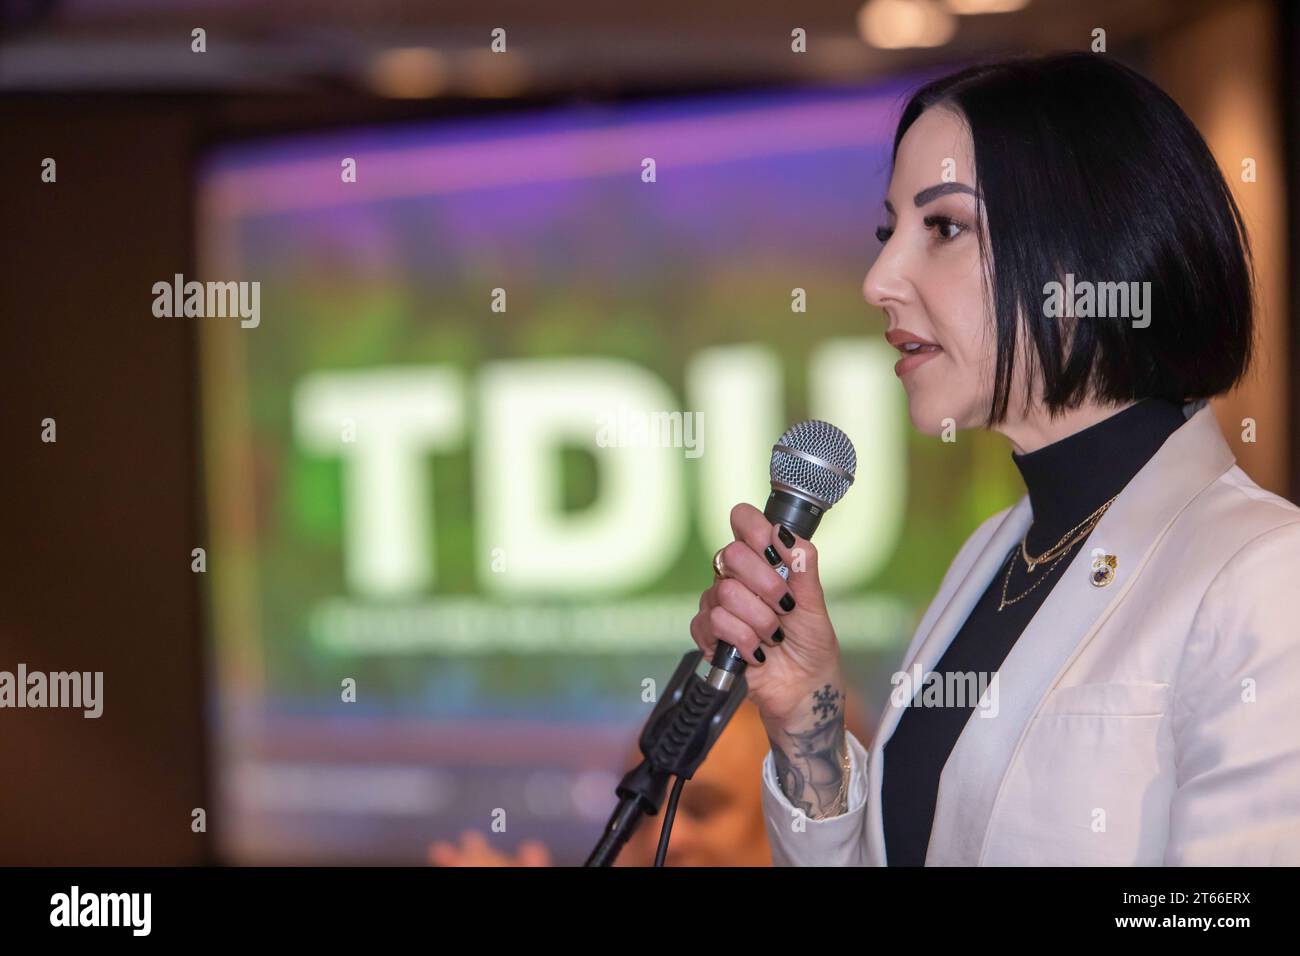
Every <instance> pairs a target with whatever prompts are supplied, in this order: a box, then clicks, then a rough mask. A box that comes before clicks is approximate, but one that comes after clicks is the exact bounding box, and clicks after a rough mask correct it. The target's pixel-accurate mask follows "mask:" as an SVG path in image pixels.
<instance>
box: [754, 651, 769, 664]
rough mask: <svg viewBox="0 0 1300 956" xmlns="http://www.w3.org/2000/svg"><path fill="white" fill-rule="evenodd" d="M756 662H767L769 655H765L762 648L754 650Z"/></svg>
mask: <svg viewBox="0 0 1300 956" xmlns="http://www.w3.org/2000/svg"><path fill="white" fill-rule="evenodd" d="M754 660H756V661H758V662H759V663H760V664H761V663H763V661H765V660H767V655H766V654H764V653H763V649H762V648H761V647H756V648H754Z"/></svg>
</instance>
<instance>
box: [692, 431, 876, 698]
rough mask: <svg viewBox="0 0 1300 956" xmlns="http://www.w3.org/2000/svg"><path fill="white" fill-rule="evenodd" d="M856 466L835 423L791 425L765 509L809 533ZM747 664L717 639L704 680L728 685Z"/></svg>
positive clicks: (775, 456)
mask: <svg viewBox="0 0 1300 956" xmlns="http://www.w3.org/2000/svg"><path fill="white" fill-rule="evenodd" d="M857 467H858V453H857V452H856V451H855V450H854V448H853V442H851V441H849V436H848V435H846V434H844V432H842V431H840V430H839V429H838V428H836V427H835V426H834V425H832V424H830V423H829V422H823V421H817V420H816V419H812V420H809V421H806V422H800V423H799V424H797V425H792V426H791V427H790V428H789V429H788V430H787V431H786V433H785V434H784V435H782V436H781V440H780V441H778V442H777V443H776V444H775V445H773V446H772V464H771V470H772V493H771V495H769V496H768V499H767V506H766V507H764V508H763V515H764V516H765V517H766V518H767V520H768V521H770V522H772V524H781V525H785V526H786V527H787V528H789V529H790V530H791V531H793V532H794V533H795V534H796V535H798V536H799V537H801V538H804V539H811V538H812V536H813V532H814V531H816V530H817V526H818V525H819V524H820V523H821V520H822V515H824V514H825V513H826V512H827V511H829V510H830V509H831V506H832V505H834V504H836V503H837V502H838V501H839V500H840V499H841V498H843V497H844V494H845V492H847V491H848V490H849V487H850V486H851V485H852V484H853V475H854V472H855V471H856V470H857ZM777 570H778V573H780V574H781V577H783V578H786V579H788V578H789V574H790V572H789V570H788V569H787V568H786V566H785V565H784V564H782V565H781V566H780V568H778V569H777ZM745 666H746V662H745V659H744V658H743V657H741V656H740V652H739V651H738V650H736V649H735V648H734V647H732V646H731V645H730V644H728V643H726V642H725V641H719V642H718V646H717V649H716V650H715V651H714V654H713V666H712V667H711V668H710V670H709V675H708V677H707V678H706V680H707V681H708V683H709V684H711V685H712V686H714V687H716V688H718V689H719V690H727V689H728V688H730V687H731V685H732V683H733V682H734V681H735V679H736V675H737V674H741V673H744V670H745Z"/></svg>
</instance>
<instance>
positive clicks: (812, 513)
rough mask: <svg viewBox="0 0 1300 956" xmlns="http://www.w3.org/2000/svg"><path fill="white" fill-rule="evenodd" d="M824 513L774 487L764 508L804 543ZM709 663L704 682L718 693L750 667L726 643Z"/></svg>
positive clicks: (786, 572) (782, 571) (721, 643)
mask: <svg viewBox="0 0 1300 956" xmlns="http://www.w3.org/2000/svg"><path fill="white" fill-rule="evenodd" d="M825 513H826V509H825V508H823V507H822V506H821V505H819V504H816V503H814V502H812V501H810V500H809V499H807V498H804V497H801V496H800V495H796V494H793V493H792V492H789V491H785V490H784V489H781V488H776V487H773V488H772V493H771V494H770V495H769V496H768V498H767V505H766V506H765V507H764V508H763V517H765V518H767V520H768V521H770V522H771V523H772V524H780V525H785V526H786V527H787V528H789V529H790V530H791V531H793V532H794V533H795V534H796V535H798V536H799V537H801V538H803V539H804V540H806V541H810V540H812V536H813V532H814V531H816V530H817V526H818V525H819V524H821V520H822V515H824V514H825ZM776 570H777V573H778V574H780V575H781V577H783V578H786V579H787V580H788V579H789V575H790V569H789V568H787V567H786V566H785V565H784V564H782V565H781V566H780V567H778V568H777V569H776ZM712 664H713V666H712V667H711V668H710V670H709V676H708V678H707V681H708V683H710V684H711V685H713V686H714V687H717V688H718V689H719V690H726V689H727V688H728V687H730V686H731V684H732V683H733V682H734V681H735V679H736V677H737V676H738V675H740V674H743V673H744V672H745V668H746V667H747V666H749V662H748V661H746V660H745V659H744V658H743V657H741V656H740V651H738V650H736V649H735V648H734V647H732V646H731V645H730V644H728V643H727V642H726V641H718V646H717V647H716V648H715V649H714V651H713V661H712Z"/></svg>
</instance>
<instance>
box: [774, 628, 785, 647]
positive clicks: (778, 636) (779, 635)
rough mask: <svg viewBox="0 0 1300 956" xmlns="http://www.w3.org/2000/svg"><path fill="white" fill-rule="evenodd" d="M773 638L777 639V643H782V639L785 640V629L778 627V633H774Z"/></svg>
mask: <svg viewBox="0 0 1300 956" xmlns="http://www.w3.org/2000/svg"><path fill="white" fill-rule="evenodd" d="M772 640H773V641H775V642H776V643H777V644H780V643H781V642H782V641H784V640H785V631H783V630H781V629H780V628H779V627H778V628H777V629H776V633H775V634H773V635H772Z"/></svg>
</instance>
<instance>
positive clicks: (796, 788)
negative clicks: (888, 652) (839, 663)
mask: <svg viewBox="0 0 1300 956" xmlns="http://www.w3.org/2000/svg"><path fill="white" fill-rule="evenodd" d="M812 712H813V718H814V721H815V723H814V725H813V727H812V729H811V730H805V731H800V732H796V733H786V734H783V735H781V736H783V737H786V738H788V743H784V742H782V743H778V742H777V741H775V740H772V739H771V738H770V737H769V742H770V743H771V744H772V761H773V763H774V764H775V766H776V775H777V780H778V781H779V782H780V784H781V792H782V793H784V794H785V795H786V798H787V799H789V801H790V802H791V803H792V804H794V805H795V806H796V807H799V808H800V809H801V810H803V812H804V813H805V814H806V815H808V816H819V817H826V816H835V815H837V814H840V813H843V812H844V811H845V810H847V809H848V807H847V806H846V802H847V801H846V799H845V798H842V797H841V795H840V790H841V788H842V785H843V783H844V769H843V767H842V766H841V765H840V754H842V753H843V752H844V695H843V694H841V693H840V692H839V691H838V690H835V689H834V688H833V687H831V685H830V684H827V685H826V686H825V687H823V688H822V689H821V690H818V691H813V704H812Z"/></svg>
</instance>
